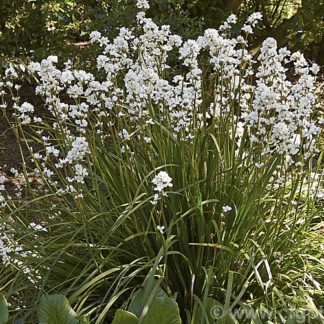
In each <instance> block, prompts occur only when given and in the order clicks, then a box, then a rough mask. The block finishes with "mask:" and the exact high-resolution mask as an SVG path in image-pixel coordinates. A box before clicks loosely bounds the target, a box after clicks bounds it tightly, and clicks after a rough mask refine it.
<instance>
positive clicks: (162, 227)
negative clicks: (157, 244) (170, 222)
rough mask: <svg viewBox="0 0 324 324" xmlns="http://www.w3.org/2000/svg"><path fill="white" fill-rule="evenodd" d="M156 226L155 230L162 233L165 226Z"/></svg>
mask: <svg viewBox="0 0 324 324" xmlns="http://www.w3.org/2000/svg"><path fill="white" fill-rule="evenodd" d="M156 228H157V230H158V231H159V232H160V233H161V234H163V233H164V229H165V226H164V225H163V226H160V225H158V226H156Z"/></svg>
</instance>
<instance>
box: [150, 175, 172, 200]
mask: <svg viewBox="0 0 324 324" xmlns="http://www.w3.org/2000/svg"><path fill="white" fill-rule="evenodd" d="M152 183H153V184H154V188H153V190H154V191H155V194H154V197H153V200H152V201H151V203H152V204H153V205H155V204H157V202H158V200H160V199H161V197H163V196H164V197H166V196H167V194H166V192H165V189H166V188H168V187H173V184H172V178H171V177H170V176H169V175H168V173H167V172H165V171H160V172H159V173H158V174H157V175H156V176H155V177H154V179H153V180H152Z"/></svg>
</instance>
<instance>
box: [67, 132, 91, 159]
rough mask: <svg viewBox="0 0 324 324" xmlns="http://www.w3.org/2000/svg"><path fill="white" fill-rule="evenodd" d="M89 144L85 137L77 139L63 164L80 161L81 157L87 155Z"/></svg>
mask: <svg viewBox="0 0 324 324" xmlns="http://www.w3.org/2000/svg"><path fill="white" fill-rule="evenodd" d="M88 150H89V144H88V142H87V139H86V138H85V137H77V138H76V139H75V140H74V141H73V143H72V148H71V150H70V151H69V152H68V154H67V157H66V159H65V161H64V162H72V161H75V160H82V159H83V157H84V156H85V155H86V153H88Z"/></svg>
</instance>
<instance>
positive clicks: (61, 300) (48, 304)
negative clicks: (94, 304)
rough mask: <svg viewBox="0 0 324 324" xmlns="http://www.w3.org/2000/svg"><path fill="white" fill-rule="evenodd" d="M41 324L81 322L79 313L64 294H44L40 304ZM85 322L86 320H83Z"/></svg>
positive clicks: (39, 317) (39, 315)
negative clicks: (78, 317)
mask: <svg viewBox="0 0 324 324" xmlns="http://www.w3.org/2000/svg"><path fill="white" fill-rule="evenodd" d="M38 321H39V324H62V323H69V324H79V323H80V321H79V320H78V319H77V314H76V313H75V311H74V310H73V309H72V308H71V306H70V304H69V301H68V300H67V299H66V297H65V296H63V295H48V296H47V295H43V296H42V297H41V299H40V303H39V306H38ZM83 323H85V322H83Z"/></svg>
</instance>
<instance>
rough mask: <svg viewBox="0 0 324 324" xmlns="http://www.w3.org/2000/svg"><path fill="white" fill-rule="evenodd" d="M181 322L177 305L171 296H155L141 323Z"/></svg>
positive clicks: (166, 323)
mask: <svg viewBox="0 0 324 324" xmlns="http://www.w3.org/2000/svg"><path fill="white" fill-rule="evenodd" d="M152 323H158V324H181V318H180V313H179V307H178V304H177V302H176V301H175V300H174V299H173V298H171V297H155V298H154V299H153V302H152V304H151V305H150V308H149V310H148V312H147V314H146V316H145V317H144V319H143V324H152Z"/></svg>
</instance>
